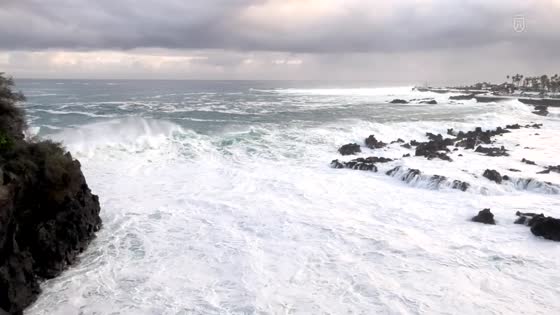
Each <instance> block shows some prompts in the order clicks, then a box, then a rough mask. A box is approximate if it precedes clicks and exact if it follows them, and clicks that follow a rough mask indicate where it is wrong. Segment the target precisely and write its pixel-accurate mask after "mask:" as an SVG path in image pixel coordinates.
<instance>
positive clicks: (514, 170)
mask: <svg viewBox="0 0 560 315" xmlns="http://www.w3.org/2000/svg"><path fill="white" fill-rule="evenodd" d="M508 171H510V172H516V173H519V172H521V171H520V170H518V169H515V168H510V169H508Z"/></svg>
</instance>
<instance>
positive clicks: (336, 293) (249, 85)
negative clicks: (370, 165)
mask: <svg viewBox="0 0 560 315" xmlns="http://www.w3.org/2000/svg"><path fill="white" fill-rule="evenodd" d="M17 87H18V88H19V89H21V90H22V91H23V92H24V93H25V94H26V96H27V98H28V102H27V104H26V110H27V115H28V120H29V131H28V136H29V137H32V136H37V137H40V138H42V139H53V140H56V141H60V142H62V143H63V145H64V146H65V147H66V149H67V150H69V151H70V152H71V153H72V155H73V156H74V157H75V158H77V159H79V160H80V162H81V165H82V168H83V171H84V174H85V176H86V179H87V181H88V184H89V185H90V187H91V189H92V191H93V192H94V193H95V194H97V195H99V199H100V202H101V207H102V210H101V216H102V219H103V228H102V230H101V231H100V232H99V233H98V235H97V238H96V239H95V240H94V241H93V242H92V243H91V245H90V247H89V248H88V249H87V251H86V252H84V253H83V254H82V255H81V256H80V258H79V261H78V262H77V263H76V264H75V265H73V266H71V268H69V269H68V270H67V271H65V272H64V273H63V274H62V275H61V276H60V277H58V278H56V279H52V280H48V281H46V282H44V283H43V284H42V289H43V294H42V295H41V296H40V297H39V300H38V301H37V302H36V303H35V304H34V305H33V306H32V307H31V308H30V309H28V311H27V314H37V315H38V314H44V315H47V314H49V315H50V314H84V315H90V314H115V315H116V314H131V315H133V314H135V315H143V314H169V315H171V314H173V315H179V314H477V315H478V314H559V313H560V273H559V270H560V246H559V245H558V243H555V242H552V241H547V240H544V239H541V238H537V237H535V236H534V235H532V234H531V232H530V230H529V228H528V227H526V226H522V225H515V224H513V221H514V220H515V218H516V217H515V212H516V211H521V212H536V213H541V212H542V213H544V214H546V215H550V216H554V217H560V195H559V188H558V185H560V174H558V173H554V172H551V173H550V174H537V172H539V171H541V170H542V167H538V166H534V165H528V164H524V163H521V160H522V159H523V158H526V159H529V160H532V161H535V162H536V163H537V164H538V165H557V164H560V161H559V157H560V109H554V108H551V109H550V111H551V114H550V115H549V116H548V117H541V116H537V115H534V114H532V113H531V112H532V110H533V108H532V107H530V106H527V105H524V104H522V103H519V102H518V101H508V102H502V103H486V104H481V103H476V101H475V100H467V101H450V100H449V96H450V95H453V94H436V93H430V92H416V91H413V90H412V87H411V86H409V87H383V85H382V84H370V83H367V82H353V83H348V82H345V83H344V82H341V83H337V82H274V81H264V82H257V81H103V80H97V81H85V80H59V81H57V80H19V81H17ZM395 98H402V99H407V100H410V99H420V98H434V99H435V100H437V102H438V104H437V105H430V104H419V103H418V102H412V103H411V104H389V103H388V102H389V101H391V100H392V99H395ZM514 123H519V124H521V125H525V124H529V123H531V124H532V123H539V124H543V126H542V127H541V129H533V128H522V129H519V130H512V132H511V133H508V134H505V135H503V136H498V137H496V138H495V139H496V140H497V141H496V144H495V146H501V145H503V146H505V148H506V149H508V150H510V151H509V154H510V156H503V157H487V156H483V155H482V154H480V153H477V152H474V151H473V150H459V151H456V152H452V153H451V154H450V157H451V158H452V159H453V162H448V161H443V160H439V159H434V160H427V159H426V158H424V157H414V150H413V149H412V150H411V149H406V148H403V147H401V146H400V145H399V144H393V145H389V146H387V147H386V148H383V149H375V150H372V149H368V148H366V147H365V146H364V139H365V138H366V137H367V136H369V135H371V134H373V135H375V136H376V138H377V139H379V140H382V141H384V142H387V143H389V142H391V141H393V140H396V139H398V138H401V139H403V140H405V141H407V142H408V141H410V140H413V139H415V140H418V141H427V138H426V135H425V134H426V132H432V133H435V134H437V133H441V134H443V135H445V134H446V131H447V129H448V128H454V130H464V131H468V130H473V129H474V128H475V127H482V128H483V129H495V128H496V127H498V126H501V127H504V126H505V125H507V124H514ZM353 142H356V143H358V144H360V145H362V153H361V154H359V155H358V156H362V157H367V156H380V157H389V158H396V159H397V160H395V161H393V162H390V163H387V164H380V165H378V167H379V172H368V171H357V170H349V169H333V168H331V167H330V162H331V160H334V159H339V160H344V161H347V160H349V159H352V158H355V157H342V156H340V154H339V153H338V152H337V149H338V148H339V147H340V146H342V145H344V144H347V143H353ZM407 153H410V154H411V155H412V156H413V157H411V158H401V157H402V156H403V154H407ZM459 154H461V155H462V156H459ZM396 166H403V167H406V168H413V169H419V170H421V171H422V173H424V174H429V175H436V174H437V175H443V176H446V177H448V178H451V179H456V180H461V181H466V182H469V183H470V184H471V187H470V189H468V190H467V191H466V192H463V191H460V190H454V189H451V188H449V187H446V186H445V185H444V186H438V187H436V186H434V185H433V183H432V182H430V181H429V180H427V179H426V180H423V179H422V178H419V179H417V180H414V181H411V182H403V181H401V180H400V179H399V178H397V177H396V176H388V175H386V174H385V173H386V171H387V170H389V169H392V168H394V167H396ZM511 168H513V169H518V170H520V171H521V172H515V173H514V172H510V171H509V169H511ZM486 169H495V170H498V171H499V172H500V173H502V174H503V175H508V176H510V177H512V178H513V179H514V180H511V181H505V182H504V183H502V184H500V185H499V184H496V183H494V182H492V181H490V180H488V179H486V178H484V177H483V176H482V173H483V172H484V170H486ZM520 178H533V179H534V180H533V181H532V182H531V183H532V184H530V185H521V184H519V182H517V181H516V180H515V179H520ZM546 182H549V184H546ZM484 208H491V209H492V212H493V213H494V214H495V219H496V221H497V225H494V226H491V225H484V224H479V223H473V222H470V218H471V217H472V216H474V215H475V214H476V213H478V211H480V210H482V209H484Z"/></svg>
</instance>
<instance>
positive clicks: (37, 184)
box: [0, 74, 101, 314]
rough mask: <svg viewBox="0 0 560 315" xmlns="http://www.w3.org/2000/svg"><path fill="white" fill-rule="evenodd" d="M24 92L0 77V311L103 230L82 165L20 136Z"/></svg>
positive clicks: (19, 304)
mask: <svg viewBox="0 0 560 315" xmlns="http://www.w3.org/2000/svg"><path fill="white" fill-rule="evenodd" d="M23 100H24V98H23V95H21V94H20V93H16V92H14V91H13V82H12V80H11V79H8V78H5V77H3V76H2V75H1V74H0V314H3V312H2V311H4V312H7V313H8V314H21V313H22V311H23V309H24V308H25V307H27V306H28V305H30V304H31V303H32V302H33V301H34V300H35V299H36V298H37V296H38V294H39V293H40V288H39V281H40V280H42V279H49V278H53V277H55V276H57V275H58V274H60V273H61V272H62V271H63V270H64V269H65V268H66V267H67V266H68V265H70V264H72V263H73V262H74V261H75V260H76V256H77V255H78V254H79V253H80V252H82V251H83V250H84V249H85V248H86V247H87V245H88V243H89V242H90V241H91V240H92V239H93V237H94V234H95V232H96V231H98V230H99V228H100V227H101V218H100V217H99V211H100V208H99V201H98V198H97V196H96V195H94V194H92V193H91V191H90V189H89V187H88V185H87V183H86V180H85V178H84V175H83V174H82V171H81V166H80V163H79V161H77V160H74V159H73V158H72V156H71V155H70V153H68V152H65V150H64V149H63V148H62V147H61V146H60V145H59V144H57V143H54V142H51V141H40V142H39V141H28V140H26V139H24V133H23V132H24V129H25V118H24V112H23V109H21V108H20V107H18V106H17V103H18V102H20V101H23Z"/></svg>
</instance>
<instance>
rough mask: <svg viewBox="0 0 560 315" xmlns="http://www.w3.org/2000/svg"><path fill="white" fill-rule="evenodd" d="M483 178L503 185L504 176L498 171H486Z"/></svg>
mask: <svg viewBox="0 0 560 315" xmlns="http://www.w3.org/2000/svg"><path fill="white" fill-rule="evenodd" d="M482 176H484V177H486V178H488V179H489V180H491V181H493V182H496V183H498V184H501V183H502V179H503V178H502V175H500V173H499V172H498V171H496V170H486V171H484V174H482Z"/></svg>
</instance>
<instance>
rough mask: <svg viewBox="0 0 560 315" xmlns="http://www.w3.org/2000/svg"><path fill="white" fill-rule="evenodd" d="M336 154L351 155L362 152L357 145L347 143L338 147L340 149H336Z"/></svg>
mask: <svg viewBox="0 0 560 315" xmlns="http://www.w3.org/2000/svg"><path fill="white" fill-rule="evenodd" d="M338 152H339V153H340V154H342V155H353V154H356V153H360V152H362V150H361V149H360V145H359V144H357V143H349V144H345V145H343V146H342V147H340V149H338Z"/></svg>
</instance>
